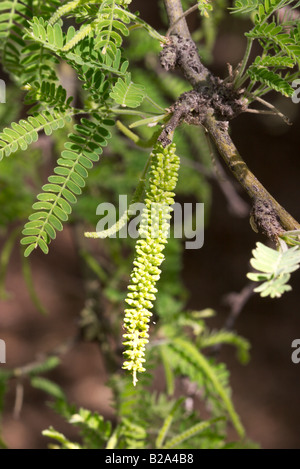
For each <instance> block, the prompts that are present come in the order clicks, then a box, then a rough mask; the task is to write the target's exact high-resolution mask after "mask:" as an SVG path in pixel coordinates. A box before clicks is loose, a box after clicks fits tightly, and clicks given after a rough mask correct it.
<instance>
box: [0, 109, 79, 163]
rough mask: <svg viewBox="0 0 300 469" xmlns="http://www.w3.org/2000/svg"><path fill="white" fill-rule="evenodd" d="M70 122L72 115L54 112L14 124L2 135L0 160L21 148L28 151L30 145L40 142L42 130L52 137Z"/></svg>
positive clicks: (0, 135)
mask: <svg viewBox="0 0 300 469" xmlns="http://www.w3.org/2000/svg"><path fill="white" fill-rule="evenodd" d="M70 121H71V114H70V113H67V112H66V113H62V112H59V111H55V110H52V111H51V112H48V111H44V112H41V113H38V114H35V115H34V116H29V117H28V119H27V120H25V119H21V120H20V121H19V122H18V123H16V122H13V123H12V124H11V127H10V128H9V127H6V128H4V129H3V131H2V132H1V133H0V160H2V158H3V156H9V155H10V154H11V153H14V152H16V151H17V150H18V149H19V148H20V149H21V150H26V149H27V147H28V145H30V144H31V143H32V142H36V141H37V140H38V132H40V131H41V130H43V131H44V132H45V134H46V135H51V134H52V132H53V131H54V130H57V129H59V128H61V127H64V125H65V123H66V122H70Z"/></svg>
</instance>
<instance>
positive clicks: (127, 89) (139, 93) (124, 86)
mask: <svg viewBox="0 0 300 469" xmlns="http://www.w3.org/2000/svg"><path fill="white" fill-rule="evenodd" d="M110 97H111V98H113V100H114V101H115V102H116V103H117V104H120V105H121V106H122V107H126V106H128V107H132V108H134V107H138V106H139V105H140V104H141V102H142V101H143V99H144V97H145V88H144V87H143V86H142V85H136V84H134V83H133V82H132V81H131V74H130V73H128V74H127V75H126V77H125V78H124V79H123V78H119V79H118V81H117V83H116V84H115V86H114V87H113V89H112V91H111V93H110Z"/></svg>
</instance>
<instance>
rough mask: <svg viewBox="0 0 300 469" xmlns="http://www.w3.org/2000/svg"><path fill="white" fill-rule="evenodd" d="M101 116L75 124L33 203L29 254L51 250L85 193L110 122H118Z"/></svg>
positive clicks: (26, 242) (27, 240)
mask: <svg viewBox="0 0 300 469" xmlns="http://www.w3.org/2000/svg"><path fill="white" fill-rule="evenodd" d="M95 117H97V116H95ZM97 118H98V121H96V122H94V121H89V120H87V119H84V118H82V119H81V124H80V125H75V126H74V127H75V130H76V131H77V132H76V134H70V135H69V142H66V143H65V150H63V152H62V154H61V158H59V159H58V166H57V167H56V168H55V169H54V173H55V174H54V175H52V176H50V177H49V178H48V181H49V183H48V184H45V185H44V186H43V191H44V192H43V193H41V194H39V195H38V196H37V199H38V202H36V203H35V204H34V205H33V209H34V210H35V212H34V213H32V214H31V215H30V216H29V221H28V222H27V223H26V225H25V227H24V230H23V232H22V233H23V235H24V238H22V240H21V244H23V245H25V246H27V248H26V249H25V252H24V255H25V256H29V254H30V253H31V252H32V251H33V250H34V249H36V248H37V247H39V248H40V249H41V250H42V251H43V252H44V253H45V254H47V253H48V250H49V248H48V244H49V243H50V241H51V239H55V237H56V231H61V230H62V229H63V224H62V222H65V221H67V220H68V218H69V215H70V213H71V212H72V208H71V204H74V203H76V201H77V196H79V195H80V194H81V192H82V188H83V187H84V186H85V179H86V178H87V176H88V170H90V169H91V168H92V167H93V165H94V163H95V162H96V161H98V160H99V155H100V154H101V153H102V148H101V147H102V146H105V145H106V144H107V140H108V139H109V138H110V137H111V133H110V132H109V130H108V129H107V126H111V125H113V124H114V122H113V121H111V120H108V119H102V118H101V117H97Z"/></svg>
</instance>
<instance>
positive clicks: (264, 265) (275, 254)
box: [247, 243, 300, 298]
mask: <svg viewBox="0 0 300 469" xmlns="http://www.w3.org/2000/svg"><path fill="white" fill-rule="evenodd" d="M252 254H253V258H252V259H251V261H250V262H251V265H252V267H254V268H255V269H256V270H258V271H259V272H258V273H254V272H250V273H248V274H247V277H248V278H249V279H250V280H253V281H254V282H263V283H262V284H261V285H259V287H257V288H255V290H254V291H255V292H258V293H260V295H261V296H263V297H265V296H270V297H271V298H279V297H280V296H281V295H282V294H283V293H285V292H287V291H290V290H291V289H292V288H291V286H290V285H288V281H289V279H290V274H291V273H292V272H294V271H295V270H297V269H299V267H300V251H299V247H298V246H294V247H292V248H290V249H286V250H279V251H276V250H275V249H271V248H269V247H267V246H265V245H264V244H262V243H257V244H256V249H254V250H253V251H252Z"/></svg>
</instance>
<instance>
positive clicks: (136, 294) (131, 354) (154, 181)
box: [123, 143, 180, 386]
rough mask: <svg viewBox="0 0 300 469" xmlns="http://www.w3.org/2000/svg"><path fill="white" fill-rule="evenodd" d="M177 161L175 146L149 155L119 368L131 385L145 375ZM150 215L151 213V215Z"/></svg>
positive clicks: (175, 180)
mask: <svg viewBox="0 0 300 469" xmlns="http://www.w3.org/2000/svg"><path fill="white" fill-rule="evenodd" d="M179 162H180V161H179V158H178V156H176V155H175V145H174V144H171V145H168V146H167V147H166V148H163V147H162V145H161V144H160V143H157V144H156V145H155V147H154V148H153V151H152V154H151V171H150V176H149V184H148V190H147V192H146V196H145V200H144V202H145V205H146V207H145V208H144V210H143V213H142V218H141V222H140V227H139V236H140V239H138V241H137V242H136V246H135V258H134V262H133V269H132V273H131V282H130V285H129V286H128V294H127V298H126V300H125V301H126V303H127V304H128V305H129V306H130V309H126V310H125V318H124V329H125V330H126V332H125V334H124V335H123V337H124V339H125V341H124V342H123V345H124V346H125V351H124V355H125V357H126V360H125V362H124V363H123V368H124V369H126V370H128V371H130V372H131V373H132V378H133V385H134V386H135V385H136V383H137V381H138V379H137V373H142V372H144V371H145V368H144V366H143V364H144V362H145V358H144V356H145V347H146V344H147V342H148V337H149V335H148V331H149V322H150V317H151V316H152V313H151V311H150V310H151V309H152V308H153V303H152V302H153V301H154V300H155V293H156V292H157V289H156V288H155V284H156V282H157V281H158V280H159V278H160V273H161V270H160V268H159V267H160V265H161V263H162V262H163V260H164V255H163V254H162V251H163V250H164V248H165V245H166V243H167V236H168V232H169V222H170V218H171V215H170V214H171V212H172V210H173V209H172V207H171V206H172V205H173V204H174V199H173V197H174V193H173V192H172V191H173V190H174V189H175V186H176V183H177V179H178V170H179ZM151 211H152V213H151Z"/></svg>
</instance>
